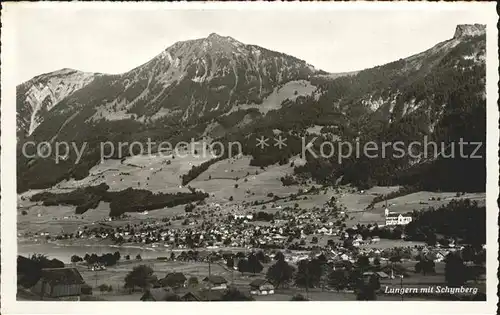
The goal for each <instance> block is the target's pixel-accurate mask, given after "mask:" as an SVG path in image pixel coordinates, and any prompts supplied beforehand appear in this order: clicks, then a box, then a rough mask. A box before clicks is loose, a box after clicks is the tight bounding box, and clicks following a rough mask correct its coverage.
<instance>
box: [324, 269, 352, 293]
mask: <svg viewBox="0 0 500 315" xmlns="http://www.w3.org/2000/svg"><path fill="white" fill-rule="evenodd" d="M348 284H349V281H348V277H347V275H346V272H345V271H344V270H340V269H336V270H333V271H332V272H330V274H329V275H328V285H329V286H330V287H332V288H335V289H336V290H337V291H340V290H343V289H345V288H346V287H347V286H348Z"/></svg>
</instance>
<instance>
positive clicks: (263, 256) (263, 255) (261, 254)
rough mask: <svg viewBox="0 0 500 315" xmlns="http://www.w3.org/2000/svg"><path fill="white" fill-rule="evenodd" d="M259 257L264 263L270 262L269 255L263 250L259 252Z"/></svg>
mask: <svg viewBox="0 0 500 315" xmlns="http://www.w3.org/2000/svg"><path fill="white" fill-rule="evenodd" d="M257 259H258V260H259V261H260V262H262V263H268V262H269V260H270V259H269V257H268V256H267V255H266V254H264V252H263V251H261V250H260V251H258V252H257Z"/></svg>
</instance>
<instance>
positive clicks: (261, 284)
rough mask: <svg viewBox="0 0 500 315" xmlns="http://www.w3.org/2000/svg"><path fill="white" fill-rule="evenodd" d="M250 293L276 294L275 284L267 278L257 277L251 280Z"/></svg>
mask: <svg viewBox="0 0 500 315" xmlns="http://www.w3.org/2000/svg"><path fill="white" fill-rule="evenodd" d="M250 294H252V295H270V294H274V285H272V283H270V282H269V281H267V280H265V279H255V280H254V281H252V282H250Z"/></svg>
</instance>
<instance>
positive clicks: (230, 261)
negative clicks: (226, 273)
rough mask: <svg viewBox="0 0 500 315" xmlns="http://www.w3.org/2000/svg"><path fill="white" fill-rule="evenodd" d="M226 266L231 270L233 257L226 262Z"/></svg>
mask: <svg viewBox="0 0 500 315" xmlns="http://www.w3.org/2000/svg"><path fill="white" fill-rule="evenodd" d="M226 266H227V267H228V268H229V269H233V267H234V259H233V257H229V258H228V259H227V260H226Z"/></svg>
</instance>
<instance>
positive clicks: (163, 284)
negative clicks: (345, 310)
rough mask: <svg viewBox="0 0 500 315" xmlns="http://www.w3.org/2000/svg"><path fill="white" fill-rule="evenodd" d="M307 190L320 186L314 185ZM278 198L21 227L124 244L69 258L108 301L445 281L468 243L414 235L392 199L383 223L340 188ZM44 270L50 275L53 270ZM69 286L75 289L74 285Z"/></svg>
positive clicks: (68, 238)
mask: <svg viewBox="0 0 500 315" xmlns="http://www.w3.org/2000/svg"><path fill="white" fill-rule="evenodd" d="M309 193H310V194H320V191H319V190H318V192H315V191H314V189H313V190H312V191H309ZM270 197H271V202H267V203H264V204H255V203H253V204H244V205H239V204H237V205H230V206H227V205H224V206H222V205H221V204H218V203H213V202H212V203H204V202H199V203H198V204H188V205H186V206H185V208H184V213H179V214H176V215H173V216H171V217H168V218H167V217H166V218H162V219H161V220H155V219H147V218H145V219H143V220H141V221H139V222H138V223H133V224H131V223H130V221H129V219H130V218H129V217H128V216H127V215H122V216H121V217H120V218H113V219H103V220H101V221H100V222H92V223H91V224H89V225H85V226H81V227H78V229H77V230H75V231H74V232H73V233H60V234H57V235H50V234H49V233H39V234H37V233H29V232H28V233H26V234H25V235H23V236H24V237H32V238H38V239H44V241H47V242H58V243H61V242H62V243H64V242H74V241H77V242H86V243H88V242H95V243H108V244H113V245H116V246H118V247H117V251H116V252H115V253H114V254H113V253H109V254H106V255H104V254H103V255H101V256H99V255H96V254H95V253H89V254H86V255H85V256H84V257H80V256H78V255H73V256H72V257H71V263H66V264H65V265H64V269H70V270H72V271H68V272H67V274H68V275H71V277H76V279H74V280H71V281H73V283H80V284H81V288H80V289H79V291H78V294H77V295H76V296H77V298H78V299H80V298H82V299H85V298H89V297H92V298H97V299H104V300H134V299H135V300H147V301H168V300H184V301H191V300H194V301H215V300H226V299H243V300H290V299H297V300H300V299H302V298H303V299H304V300H306V299H310V300H314V299H319V300H343V299H347V300H349V299H357V298H358V297H359V294H360V293H359V292H358V293H355V290H357V286H356V283H355V281H354V280H353V279H351V278H353V277H354V276H353V275H354V274H358V278H359V275H361V278H362V279H370V278H376V279H377V283H379V284H378V287H380V284H383V285H394V286H407V285H410V286H415V285H417V286H428V285H429V284H433V285H442V284H444V283H445V279H444V266H445V259H446V257H447V256H448V255H449V254H450V253H452V254H453V253H461V252H462V251H463V250H464V248H465V246H464V245H463V244H457V245H456V244H455V242H454V240H453V239H442V240H440V241H439V242H437V243H436V244H432V245H429V244H426V243H425V242H416V241H411V240H406V236H405V234H404V226H405V225H406V224H408V223H410V222H411V220H412V217H411V215H402V214H401V213H399V214H397V213H396V214H395V213H392V212H391V211H390V210H389V208H387V207H386V208H385V210H383V213H384V216H385V220H383V221H382V224H378V223H374V224H366V225H365V224H359V223H358V224H352V225H351V224H350V225H349V226H348V225H347V223H349V214H350V212H349V211H348V210H347V209H346V207H345V206H343V205H342V204H341V203H339V202H338V200H337V198H335V197H334V196H332V197H331V198H329V199H328V200H327V202H325V203H324V204H323V205H321V206H320V207H319V206H316V207H315V208H314V209H313V211H310V210H306V209H300V205H299V204H298V203H297V202H295V201H297V200H298V199H301V200H303V199H304V198H307V195H306V194H304V195H303V196H301V195H296V196H292V197H291V198H290V200H276V198H272V197H273V196H270ZM309 198H310V196H309ZM273 199H274V200H273ZM283 201H284V202H283ZM294 202H295V203H294ZM286 204H290V205H291V206H286ZM383 206H384V207H385V206H387V203H385V204H384V205H383ZM383 223H386V224H383ZM127 245H135V246H137V245H139V246H142V247H147V248H150V249H152V250H154V253H157V256H156V257H155V258H153V257H149V258H143V257H141V256H140V255H137V256H135V257H133V256H132V257H131V256H130V255H124V256H121V255H120V253H119V248H120V247H126V246H127ZM483 255H484V252H483ZM49 258H50V257H49ZM318 261H319V262H321V263H320V265H321V266H323V267H321V270H320V271H315V272H319V275H318V276H315V278H314V277H313V278H314V279H313V278H311V279H309V277H310V276H306V279H307V280H306V281H311V282H312V283H305V284H304V283H301V282H300V280H297V278H298V277H299V278H300V276H297V275H298V274H299V273H300V272H304V267H303V266H302V265H303V264H304V262H308V264H313V263H312V262H318ZM281 262H282V263H283V264H286V266H289V267H290V268H291V269H290V270H293V272H290V275H289V276H288V278H287V279H283V282H282V283H281V281H277V280H276V279H273V276H272V271H270V270H272V268H273V266H274V265H277V264H279V263H281ZM301 266H302V267H301ZM141 268H143V269H147V271H146V274H147V275H143V277H145V278H147V279H149V280H147V281H146V282H144V281H145V280H142V284H141V281H139V285H138V286H137V288H132V289H130V288H126V286H127V285H126V280H125V279H126V276H128V275H129V274H130V273H133V272H135V270H137V269H141ZM287 268H288V267H287ZM309 268H313V267H312V266H309V265H306V267H305V270H307V272H309ZM312 270H313V269H311V272H313V271H312ZM339 271H341V275H339V274H337V273H338V272H339ZM43 272H48V273H49V274H50V272H51V271H50V270H44V271H43ZM53 272H55V273H57V272H61V271H59V270H58V269H54V271H53ZM137 272H138V271H137ZM143 272H144V271H143ZM153 272H154V273H155V275H152V273H153ZM475 272H476V274H475V275H474V277H473V278H474V279H473V281H474V283H475V284H478V283H479V286H483V287H484V281H483V280H484V279H483V280H481V279H482V278H481V277H484V274H481V272H478V271H475ZM422 273H423V274H422ZM43 274H44V273H42V278H41V279H42V280H43V279H44V277H45V276H43ZM162 274H165V276H164V277H163V278H161V277H160V275H162ZM292 274H293V275H292ZM20 277H21V278H22V275H20ZM46 277H47V280H46V281H47V282H48V283H50V282H51V281H52V280H50V278H51V276H50V275H47V276H46ZM54 277H56V278H57V277H58V276H54ZM61 277H63V276H61ZM63 278H64V279H65V278H66V277H63ZM42 280H41V281H42ZM65 281H66V280H65ZM68 281H70V280H68ZM367 281H368V280H367ZM478 281H479V282H478ZM368 282H369V281H368ZM370 283H371V282H370ZM40 286H41V285H38V287H37V286H36V285H35V286H33V287H32V288H31V289H30V290H25V289H23V290H22V291H21V292H24V293H21V295H22V294H24V295H25V296H26V298H27V299H33V298H35V299H38V298H40V297H41V296H44V297H41V298H46V299H47V298H48V299H50V298H62V297H64V296H63V295H64V294H63V295H61V296H57V295H56V296H53V295H52V293H50V292H49V291H43V290H42V289H41V287H40ZM138 288H140V289H139V290H137V289H138ZM42 291H43V292H45V293H43V294H42ZM70 291H71V290H70ZM375 291H377V292H380V294H379V295H380V296H379V297H378V298H379V299H388V300H391V299H399V298H400V297H399V296H394V295H390V294H384V293H383V291H382V290H381V289H380V288H379V289H377V290H375ZM51 292H52V291H51ZM75 292H76V291H75ZM84 292H87V294H83V293H84ZM89 293H91V294H89ZM61 294H62V293H61ZM65 294H66V293H65ZM67 294H69V297H72V298H75V293H67ZM29 296H31V298H30V297H29ZM269 296H273V297H272V298H270V297H269ZM412 298H414V299H419V298H422V297H419V296H414V297H412Z"/></svg>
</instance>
